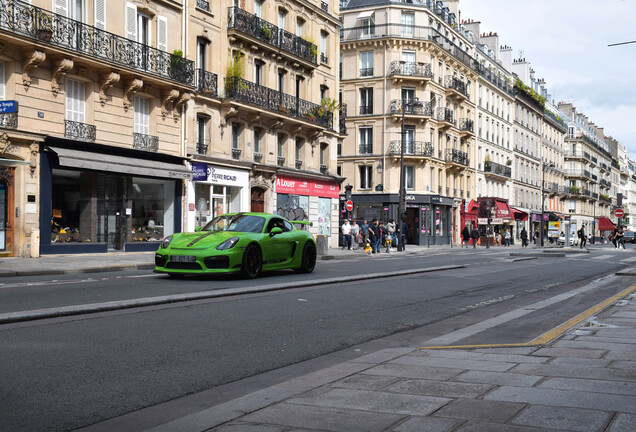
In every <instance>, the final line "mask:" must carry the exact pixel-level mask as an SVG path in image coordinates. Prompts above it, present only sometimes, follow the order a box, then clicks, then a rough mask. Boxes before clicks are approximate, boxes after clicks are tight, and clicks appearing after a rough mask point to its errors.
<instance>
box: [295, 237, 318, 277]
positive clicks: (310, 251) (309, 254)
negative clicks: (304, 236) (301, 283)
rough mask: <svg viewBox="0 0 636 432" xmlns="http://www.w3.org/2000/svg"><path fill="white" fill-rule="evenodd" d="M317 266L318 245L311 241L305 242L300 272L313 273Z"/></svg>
mask: <svg viewBox="0 0 636 432" xmlns="http://www.w3.org/2000/svg"><path fill="white" fill-rule="evenodd" d="M315 267H316V246H315V245H314V244H313V243H311V242H307V243H305V247H304V248H303V256H302V260H301V262H300V267H299V268H298V271H299V272H300V273H311V272H312V271H314V268H315Z"/></svg>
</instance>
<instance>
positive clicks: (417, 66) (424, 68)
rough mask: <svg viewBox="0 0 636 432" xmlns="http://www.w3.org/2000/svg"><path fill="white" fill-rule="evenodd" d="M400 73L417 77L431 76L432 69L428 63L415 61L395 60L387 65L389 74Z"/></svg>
mask: <svg viewBox="0 0 636 432" xmlns="http://www.w3.org/2000/svg"><path fill="white" fill-rule="evenodd" d="M393 75H402V76H412V77H418V78H430V79H432V78H433V71H432V70H431V65H430V64H429V63H415V62H406V61H400V60H395V61H392V62H391V65H390V66H389V76H393Z"/></svg>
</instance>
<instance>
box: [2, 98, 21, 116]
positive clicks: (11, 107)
mask: <svg viewBox="0 0 636 432" xmlns="http://www.w3.org/2000/svg"><path fill="white" fill-rule="evenodd" d="M17 111H18V102H17V101H14V100H5V101H0V114H5V113H14V112H17Z"/></svg>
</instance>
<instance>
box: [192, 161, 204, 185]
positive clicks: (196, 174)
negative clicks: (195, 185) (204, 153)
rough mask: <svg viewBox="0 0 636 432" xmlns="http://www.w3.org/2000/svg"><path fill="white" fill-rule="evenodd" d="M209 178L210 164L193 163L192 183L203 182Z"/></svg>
mask: <svg viewBox="0 0 636 432" xmlns="http://www.w3.org/2000/svg"><path fill="white" fill-rule="evenodd" d="M207 178H208V164H206V163H205V162H193V163H192V181H201V180H204V181H205V180H206V179H207Z"/></svg>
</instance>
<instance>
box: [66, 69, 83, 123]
mask: <svg viewBox="0 0 636 432" xmlns="http://www.w3.org/2000/svg"><path fill="white" fill-rule="evenodd" d="M85 96H86V94H85V84H84V83H83V82H82V81H76V80H73V79H70V78H67V79H66V119H67V120H71V121H74V122H78V123H84V122H85V115H84V112H85V104H86V102H85Z"/></svg>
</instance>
